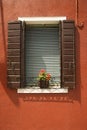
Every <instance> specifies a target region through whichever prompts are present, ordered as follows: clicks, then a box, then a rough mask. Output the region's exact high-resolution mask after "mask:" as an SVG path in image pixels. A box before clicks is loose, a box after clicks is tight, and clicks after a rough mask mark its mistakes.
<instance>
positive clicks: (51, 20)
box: [17, 16, 68, 93]
mask: <svg viewBox="0 0 87 130" xmlns="http://www.w3.org/2000/svg"><path fill="white" fill-rule="evenodd" d="M18 20H19V21H25V22H26V23H28V24H58V23H59V21H63V20H66V16H63V17H18ZM17 93H68V88H52V89H40V88H18V89H17Z"/></svg>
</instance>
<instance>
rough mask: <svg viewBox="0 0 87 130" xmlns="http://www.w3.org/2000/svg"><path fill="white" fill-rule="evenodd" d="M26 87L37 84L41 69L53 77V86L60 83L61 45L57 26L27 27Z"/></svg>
mask: <svg viewBox="0 0 87 130" xmlns="http://www.w3.org/2000/svg"><path fill="white" fill-rule="evenodd" d="M25 33H26V38H25V39H26V43H25V46H26V47H25V49H26V51H25V64H26V72H25V75H26V85H27V86H28V85H31V84H34V83H35V84H36V83H37V76H38V73H39V71H40V69H45V70H46V71H47V72H48V73H50V74H51V75H52V80H51V84H52V83H53V82H54V83H60V44H59V28H58V25H57V26H54V27H53V26H49V27H48V26H46V25H45V26H29V25H26V32H25Z"/></svg>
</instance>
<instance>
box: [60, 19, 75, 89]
mask: <svg viewBox="0 0 87 130" xmlns="http://www.w3.org/2000/svg"><path fill="white" fill-rule="evenodd" d="M61 35H62V37H61V43H62V45H61V48H62V50H61V52H62V54H61V57H62V60H61V64H62V67H61V70H62V71H61V76H62V87H68V88H75V23H74V21H72V20H65V21H63V22H62V23H61Z"/></svg>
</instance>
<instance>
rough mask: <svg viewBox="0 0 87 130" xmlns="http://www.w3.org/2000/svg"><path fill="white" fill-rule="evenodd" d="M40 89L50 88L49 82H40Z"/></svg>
mask: <svg viewBox="0 0 87 130" xmlns="http://www.w3.org/2000/svg"><path fill="white" fill-rule="evenodd" d="M39 87H40V88H49V80H40V81H39Z"/></svg>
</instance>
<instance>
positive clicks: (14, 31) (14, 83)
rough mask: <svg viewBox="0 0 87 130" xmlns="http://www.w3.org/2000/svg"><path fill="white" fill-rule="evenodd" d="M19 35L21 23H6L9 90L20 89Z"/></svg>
mask: <svg viewBox="0 0 87 130" xmlns="http://www.w3.org/2000/svg"><path fill="white" fill-rule="evenodd" d="M21 34H22V22H20V21H15V22H9V23H8V48H7V53H8V54H7V61H8V67H7V77H8V87H11V88H18V87H20V78H21V71H20V70H21V67H20V63H21V60H20V59H21V58H20V57H21V55H20V54H21V53H20V52H21Z"/></svg>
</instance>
